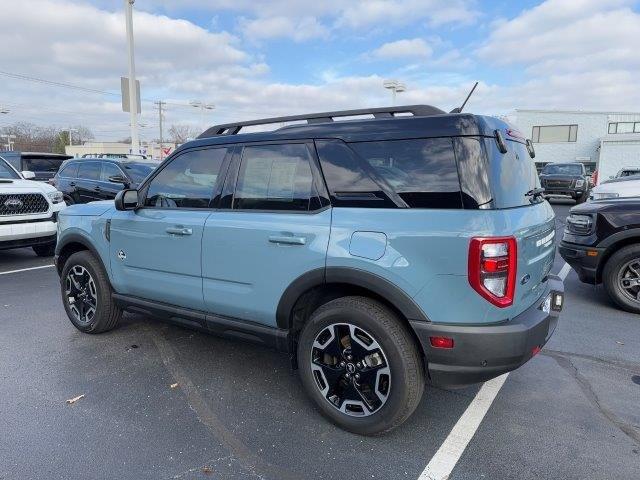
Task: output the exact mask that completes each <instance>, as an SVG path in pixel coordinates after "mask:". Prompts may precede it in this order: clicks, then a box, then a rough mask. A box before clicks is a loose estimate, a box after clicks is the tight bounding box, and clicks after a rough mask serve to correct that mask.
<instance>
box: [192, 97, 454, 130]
mask: <svg viewBox="0 0 640 480" xmlns="http://www.w3.org/2000/svg"><path fill="white" fill-rule="evenodd" d="M407 113H410V114H413V116H414V117H426V116H429V115H442V114H444V113H446V112H444V111H443V110H440V109H439V108H437V107H432V106H431V105H404V106H398V107H382V108H361V109H357V110H340V111H336V112H322V113H307V114H303V115H291V116H287V117H272V118H262V119H259V120H249V121H246V122H234V123H225V124H222V125H214V126H213V127H210V128H208V129H206V130H205V131H204V132H202V133H201V134H200V135H199V136H198V138H208V137H215V136H217V135H235V134H237V133H239V132H240V130H241V129H242V128H243V127H249V126H255V125H269V124H273V123H284V122H293V121H299V120H306V122H307V123H308V124H313V123H327V122H333V120H334V118H339V117H352V116H358V115H373V116H374V117H375V118H391V117H394V116H396V115H398V114H407Z"/></svg>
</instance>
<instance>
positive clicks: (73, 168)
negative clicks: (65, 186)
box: [58, 162, 78, 178]
mask: <svg viewBox="0 0 640 480" xmlns="http://www.w3.org/2000/svg"><path fill="white" fill-rule="evenodd" d="M58 175H59V176H60V177H65V178H76V177H77V176H78V162H72V163H69V164H67V165H65V166H63V167H62V168H61V169H60V171H59V172H58Z"/></svg>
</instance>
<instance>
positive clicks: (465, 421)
mask: <svg viewBox="0 0 640 480" xmlns="http://www.w3.org/2000/svg"><path fill="white" fill-rule="evenodd" d="M570 271H571V266H570V265H569V264H568V263H565V264H564V265H563V266H562V269H560V273H558V276H559V277H560V278H561V279H562V280H563V281H564V280H565V278H567V275H569V272H570ZM507 376H509V374H508V373H505V374H504V375H500V376H499V377H496V378H494V379H493V380H489V381H488V382H486V383H485V384H484V385H482V388H480V390H479V391H478V393H477V394H476V396H475V397H474V399H473V400H472V401H471V403H470V404H469V406H468V407H467V409H466V410H465V412H464V413H463V414H462V416H461V417H460V418H459V419H458V422H457V423H456V424H455V425H454V427H453V429H452V430H451V432H449V435H448V436H447V438H446V439H445V441H444V442H443V444H442V445H440V448H439V449H438V451H437V452H436V454H435V455H434V456H433V458H432V459H431V461H430V462H429V464H428V465H427V466H426V467H425V469H424V471H423V472H422V474H420V477H418V480H447V479H448V478H449V475H451V472H452V471H453V468H454V467H455V466H456V464H457V463H458V460H460V457H461V456H462V454H463V453H464V451H465V449H466V448H467V445H468V444H469V442H470V441H471V439H472V438H473V436H474V435H475V433H476V431H477V430H478V427H480V423H482V420H483V419H484V416H485V415H486V413H487V412H488V411H489V408H490V407H491V404H492V403H493V401H494V400H495V398H496V396H497V395H498V392H499V391H500V389H501V388H502V385H504V382H505V380H506V379H507Z"/></svg>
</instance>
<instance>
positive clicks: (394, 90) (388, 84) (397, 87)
mask: <svg viewBox="0 0 640 480" xmlns="http://www.w3.org/2000/svg"><path fill="white" fill-rule="evenodd" d="M382 86H383V87H384V88H386V89H387V90H391V102H392V105H393V106H395V105H396V95H397V94H398V93H402V92H404V91H406V90H407V87H406V86H405V84H404V83H402V82H399V81H398V80H385V81H384V82H383V83H382Z"/></svg>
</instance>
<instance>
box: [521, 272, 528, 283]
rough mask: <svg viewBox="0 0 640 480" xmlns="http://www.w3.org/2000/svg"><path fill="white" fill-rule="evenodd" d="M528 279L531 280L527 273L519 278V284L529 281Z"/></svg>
mask: <svg viewBox="0 0 640 480" xmlns="http://www.w3.org/2000/svg"><path fill="white" fill-rule="evenodd" d="M529 280H531V275H529V274H528V273H527V274H526V275H525V276H524V277H522V280H520V284H521V285H526V284H527V283H529Z"/></svg>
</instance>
